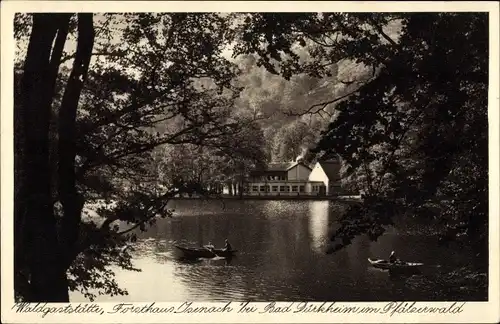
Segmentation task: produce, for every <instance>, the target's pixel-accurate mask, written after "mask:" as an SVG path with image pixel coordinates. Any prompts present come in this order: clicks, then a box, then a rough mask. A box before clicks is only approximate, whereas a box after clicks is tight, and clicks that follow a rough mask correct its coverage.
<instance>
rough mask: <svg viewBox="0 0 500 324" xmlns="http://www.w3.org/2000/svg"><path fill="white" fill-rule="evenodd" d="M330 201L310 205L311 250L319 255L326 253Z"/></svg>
mask: <svg viewBox="0 0 500 324" xmlns="http://www.w3.org/2000/svg"><path fill="white" fill-rule="evenodd" d="M328 206H329V204H328V201H317V202H310V203H309V235H310V236H311V240H312V243H311V248H312V249H313V251H315V252H317V253H324V246H325V243H326V242H327V240H328V220H329V219H328V212H329V209H328Z"/></svg>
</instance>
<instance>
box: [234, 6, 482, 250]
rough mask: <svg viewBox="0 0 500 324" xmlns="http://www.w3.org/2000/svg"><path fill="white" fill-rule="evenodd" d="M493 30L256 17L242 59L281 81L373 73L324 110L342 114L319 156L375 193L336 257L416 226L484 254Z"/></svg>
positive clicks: (465, 22) (348, 227)
mask: <svg viewBox="0 0 500 324" xmlns="http://www.w3.org/2000/svg"><path fill="white" fill-rule="evenodd" d="M487 28H488V20H487V16H486V15H484V14H472V13H471V14H469V13H468V14H460V13H438V14H417V13H416V14H371V13H367V14H339V13H321V14H316V13H311V14H294V15H288V14H283V15H278V14H271V13H269V14H268V13H258V14H248V15H246V18H245V21H244V23H243V24H242V26H241V30H243V34H242V35H243V36H242V38H241V41H240V42H239V44H238V46H237V53H245V54H251V53H254V54H256V55H258V56H259V60H258V63H259V64H261V65H262V66H264V67H266V68H267V69H268V70H269V71H270V72H272V73H276V74H280V75H283V76H284V77H285V78H290V77H291V76H292V75H295V74H297V73H307V74H309V75H311V76H315V77H327V76H330V75H331V72H330V70H327V68H328V67H332V66H334V65H336V64H337V65H338V63H339V62H341V61H342V60H349V61H351V62H354V63H355V64H358V66H364V67H368V68H369V69H371V71H372V73H371V76H368V78H363V79H362V80H360V79H357V80H348V81H343V82H342V83H346V86H349V87H351V89H352V91H351V92H349V91H347V95H346V96H342V95H341V96H335V97H333V99H331V100H329V101H327V102H326V105H323V104H320V105H319V106H320V108H321V107H325V106H327V105H335V113H334V115H335V116H334V118H333V120H332V122H331V123H330V125H329V126H328V128H327V129H326V130H325V132H324V133H323V135H322V138H321V140H320V141H319V143H318V146H317V148H316V150H315V151H316V152H317V153H318V154H319V155H321V156H323V157H328V156H332V155H333V156H335V155H338V156H340V157H341V158H342V161H343V163H344V167H343V171H344V182H346V185H348V186H351V187H356V188H358V189H360V190H362V191H363V192H364V201H363V203H362V204H361V205H360V206H353V207H352V208H350V209H349V210H348V211H347V212H346V214H345V215H344V217H343V219H342V221H341V226H340V227H339V228H338V230H337V231H336V232H335V234H334V236H333V237H332V239H333V240H335V241H337V244H336V245H335V246H334V248H333V250H337V249H339V248H341V247H343V246H345V245H346V244H349V243H350V242H351V240H352V239H353V238H354V237H355V236H356V235H359V234H362V233H367V234H368V235H369V236H370V237H371V238H372V239H376V238H377V237H379V236H380V235H382V234H383V232H384V229H385V227H386V226H389V225H391V224H392V220H393V219H394V218H395V217H402V216H407V217H409V216H413V215H415V216H418V217H431V218H438V219H439V220H441V222H442V223H443V225H445V227H447V228H448V229H449V231H444V232H443V234H445V235H444V237H445V238H448V239H451V238H460V237H467V238H468V239H469V240H470V241H472V242H475V243H477V247H478V248H479V250H480V251H481V252H484V251H485V247H487V245H486V242H487V239H486V238H487V218H488V209H487V188H488V187H487V179H488V177H487V138H488V137H487V136H488V135H487V133H488V132H487V87H488V80H487V69H488V63H487V62H488V54H487V53H488V46H487V44H488V42H487V39H488V36H487V35H488V30H487ZM296 48H301V49H303V50H304V49H305V50H306V51H307V52H308V54H309V57H308V60H303V61H301V59H300V57H299V56H298V55H297V53H296V52H294V49H296ZM312 108H314V105H313V106H311V108H310V109H309V110H308V111H311V109H312ZM308 111H306V112H308ZM313 111H314V112H317V111H316V110H313ZM463 234H466V235H463ZM445 241H446V239H445Z"/></svg>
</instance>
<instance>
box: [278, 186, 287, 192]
mask: <svg viewBox="0 0 500 324" xmlns="http://www.w3.org/2000/svg"><path fill="white" fill-rule="evenodd" d="M285 187H286V186H280V191H281V192H283V191H285ZM286 188H288V187H286Z"/></svg>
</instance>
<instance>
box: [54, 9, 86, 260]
mask: <svg viewBox="0 0 500 324" xmlns="http://www.w3.org/2000/svg"><path fill="white" fill-rule="evenodd" d="M93 45H94V26H93V19H92V14H91V13H80V14H78V44H77V49H76V54H75V60H74V62H73V69H72V71H71V74H70V77H69V79H68V83H67V85H66V90H65V92H64V96H63V100H62V103H61V109H60V110H59V149H58V152H59V154H58V155H59V169H58V172H59V174H58V175H59V177H58V179H59V187H58V189H59V199H60V202H61V204H62V206H63V218H62V222H61V235H60V238H61V248H62V249H63V253H64V267H65V268H68V267H69V266H70V265H71V263H72V262H73V261H74V258H75V257H76V255H77V254H78V252H79V251H78V248H77V246H76V245H77V244H76V243H77V240H78V236H79V235H78V234H79V225H80V220H81V212H82V208H83V203H84V201H83V198H82V197H81V196H80V195H79V193H78V191H77V188H76V175H75V157H76V114H77V108H78V101H79V99H80V94H81V91H82V88H83V84H84V82H85V79H86V77H87V72H88V67H89V63H90V58H91V55H92V48H93Z"/></svg>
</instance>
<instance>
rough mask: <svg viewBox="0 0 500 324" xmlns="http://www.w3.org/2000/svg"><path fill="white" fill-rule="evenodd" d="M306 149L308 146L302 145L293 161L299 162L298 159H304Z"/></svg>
mask: <svg viewBox="0 0 500 324" xmlns="http://www.w3.org/2000/svg"><path fill="white" fill-rule="evenodd" d="M307 151H308V148H307V147H303V148H302V151H301V152H300V155H299V156H297V158H296V159H295V162H300V161H303V160H304V157H305V156H306V154H307Z"/></svg>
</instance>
